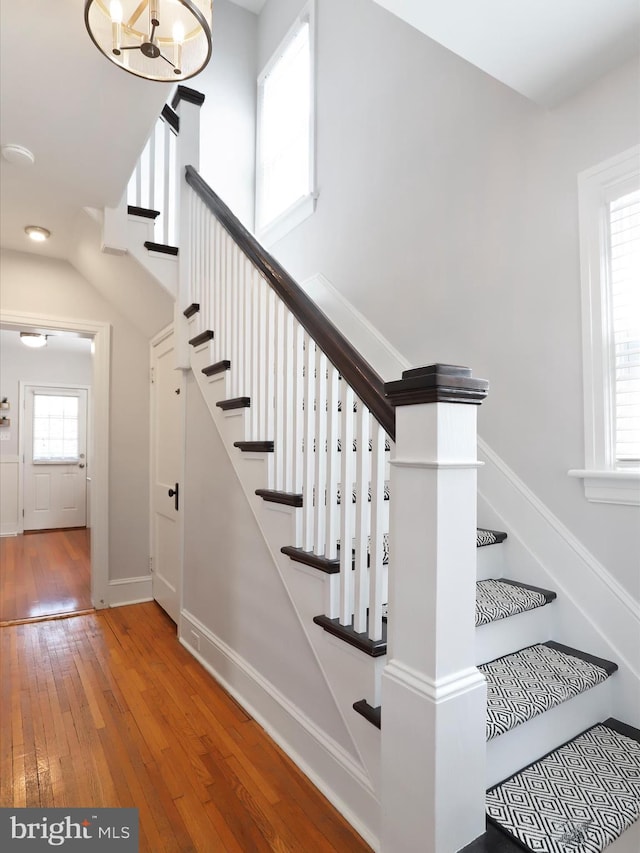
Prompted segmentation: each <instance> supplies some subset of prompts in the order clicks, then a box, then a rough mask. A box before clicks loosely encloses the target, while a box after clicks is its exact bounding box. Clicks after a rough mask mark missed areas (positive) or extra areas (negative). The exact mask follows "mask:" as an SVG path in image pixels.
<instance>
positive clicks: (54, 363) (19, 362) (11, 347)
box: [0, 329, 92, 456]
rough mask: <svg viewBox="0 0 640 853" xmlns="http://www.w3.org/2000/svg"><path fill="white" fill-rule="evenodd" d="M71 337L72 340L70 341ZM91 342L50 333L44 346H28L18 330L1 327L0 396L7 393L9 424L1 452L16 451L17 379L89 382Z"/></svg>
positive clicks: (18, 411)
mask: <svg viewBox="0 0 640 853" xmlns="http://www.w3.org/2000/svg"><path fill="white" fill-rule="evenodd" d="M70 341H71V342H70ZM91 369H92V366H91V342H90V341H89V340H83V339H81V338H72V339H69V338H67V339H66V340H65V338H64V337H63V336H60V337H56V338H54V337H50V338H49V341H48V343H47V346H46V347H45V348H43V349H29V348H28V347H26V346H25V345H24V344H22V343H20V336H19V333H18V332H17V331H10V330H7V329H0V397H8V398H9V401H10V403H11V409H10V411H8V412H7V413H6V414H7V416H8V417H10V418H11V426H10V427H8V428H4V429H3V432H4V433H5V434H6V435H8V436H9V439H8V440H7V439H5V440H4V441H2V442H0V456H5V455H12V454H16V453H17V452H18V428H19V424H20V414H21V413H20V410H19V408H18V392H19V388H18V383H19V382H20V381H23V382H29V383H30V384H32V385H38V384H40V383H44V384H48V385H56V384H57V385H89V386H90V385H91Z"/></svg>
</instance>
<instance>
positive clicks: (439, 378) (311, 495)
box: [118, 87, 640, 853]
mask: <svg viewBox="0 0 640 853" xmlns="http://www.w3.org/2000/svg"><path fill="white" fill-rule="evenodd" d="M190 93H191V90H188V89H185V88H184V87H179V89H178V95H177V96H176V97H177V100H175V99H174V107H177V108H178V109H181V108H182V107H184V106H185V105H186V112H185V113H184V114H182V113H181V114H180V116H179V117H178V116H176V115H175V114H173V115H172V112H171V110H170V108H167V109H166V110H165V113H164V121H165V123H167V122H168V127H169V129H170V132H171V133H175V131H176V128H177V129H180V122H181V121H184V119H185V117H188V116H191V117H192V118H193V116H195V114H196V113H197V108H198V107H199V106H200V104H201V102H202V101H201V100H199V99H198V98H197V97H196V95H197V93H192V94H190ZM181 101H182V103H181ZM194 111H195V112H194ZM161 132H162V133H167V132H168V131H167V130H166V128H164V129H163V130H162V131H161ZM181 132H182V131H181ZM154 138H155V137H154ZM172 144H173V143H172ZM189 146H190V147H189ZM165 150H167V151H168V150H169V144H168V143H166V144H163V151H165ZM180 152H181V149H180V147H179V146H178V153H177V154H176V158H177V162H178V165H179V166H180V167H185V166H186V170H185V174H186V185H184V186H183V188H182V191H181V194H180V201H179V202H178V206H179V209H180V217H175V218H174V217H173V216H171V217H166V221H171V222H174V221H175V219H178V218H179V229H178V230H177V231H176V232H175V233H176V236H175V238H174V240H172V242H175V243H178V245H179V246H180V250H178V249H177V248H175V247H173V246H171V245H169V244H168V243H167V242H162V239H163V238H162V236H160V240H158V239H157V237H158V231H157V230H156V231H153V230H152V231H151V232H150V233H149V234H147V240H146V241H145V246H146V247H147V249H148V250H150V251H151V254H152V258H153V264H154V265H156V266H157V264H158V258H162V256H163V255H167V256H168V257H169V258H173V259H175V258H176V257H177V258H178V265H179V266H178V269H179V275H178V282H177V285H176V293H177V309H178V310H177V311H176V330H177V332H178V333H179V334H181V335H182V338H183V341H184V345H183V349H182V356H181V363H180V364H179V366H180V367H182V368H183V369H188V370H191V371H193V375H194V377H195V379H196V381H197V384H198V387H199V389H200V392H201V394H202V396H203V399H204V400H205V402H206V405H207V407H208V410H209V412H210V415H211V418H212V420H213V423H214V424H215V427H216V428H217V430H218V432H219V434H220V436H221V438H222V441H223V442H224V445H225V447H226V449H227V452H228V454H229V458H230V460H231V462H232V464H233V467H234V469H235V472H236V475H237V477H238V480H239V482H240V483H241V485H242V488H243V489H244V492H245V495H246V498H247V501H248V503H249V505H250V506H251V508H252V510H253V512H254V515H255V518H256V520H257V522H258V524H259V526H260V529H261V531H262V534H263V536H264V539H265V542H266V543H267V546H268V548H269V551H270V552H271V555H272V558H273V560H274V563H275V564H276V566H277V568H278V571H279V574H280V577H281V580H282V583H283V584H284V586H285V588H286V589H287V592H288V594H289V596H290V598H291V601H292V602H293V605H294V607H295V610H296V614H297V616H298V618H299V620H300V623H301V625H302V626H303V628H304V631H305V633H306V635H307V638H308V641H309V643H310V645H311V647H312V648H313V651H314V654H315V656H316V658H317V660H318V662H319V664H320V667H321V669H322V672H323V674H324V677H325V678H326V681H327V684H328V686H329V689H330V691H331V694H332V696H333V698H334V700H335V702H336V705H337V706H338V708H339V710H340V713H341V715H342V718H343V719H344V721H345V723H346V725H347V728H348V730H349V733H350V736H351V737H352V739H353V742H354V744H355V745H356V747H357V751H358V754H359V756H360V758H361V762H362V763H361V768H360V769H359V770H358V771H357V773H354V777H355V776H356V775H358V774H361V777H362V778H361V779H360V776H358V779H360V781H359V782H358V784H359V785H361V791H360V794H359V796H360V795H361V796H362V798H366V797H368V798H369V800H368V802H369V806H367V807H362V812H361V813H360V819H361V820H362V825H363V826H364V825H365V824H367V822H368V823H369V826H371V825H372V824H373V829H371V830H370V832H369V837H370V838H372V843H374V844H377V842H376V841H375V838H376V837H379V838H380V839H381V846H380V848H379V849H382V850H384V851H386V853H413V851H417V850H428V851H433V853H455V851H456V850H459V849H461V848H463V847H464V849H465V850H468V851H476V853H477V851H509V850H513V851H515V850H521V849H523V848H524V849H525V850H532V851H554V853H555V851H599V850H602V849H604V848H605V847H607V849H611V850H613V851H617V853H631V851H637V850H638V849H640V822H638V817H639V816H640V731H638V730H637V729H634V728H632V727H630V726H628V725H626V724H625V723H624V722H621V721H619V720H617V719H615V718H614V717H613V716H612V715H613V714H615V706H614V696H613V694H612V690H611V684H612V682H613V680H614V679H615V678H616V671H617V669H618V665H617V663H616V662H612V661H607V660H604V659H602V658H600V657H597V656H594V655H592V654H590V653H589V650H588V649H587V650H581V649H575V648H572V647H569V646H566V645H563V644H560V643H558V642H556V641H554V628H555V625H556V624H557V618H558V617H557V615H555V614H554V609H556V608H557V607H558V600H557V596H556V592H555V591H553V590H546V589H540V588H538V587H536V586H533V585H529V584H526V583H523V582H522V581H518V580H510V579H509V569H510V566H509V538H508V535H507V533H504V532H499V531H495V530H490V529H485V528H478V529H477V531H476V535H475V543H474V541H473V530H474V529H475V528H476V522H475V468H476V463H475V409H476V408H477V405H478V404H480V403H481V402H482V400H483V399H484V396H485V395H486V393H487V383H484V382H483V381H482V380H475V379H473V378H472V377H471V373H470V371H469V370H468V369H466V368H458V367H452V366H448V365H432V366H430V367H428V368H420V369H417V370H409V371H405V373H404V374H403V379H402V380H399V381H398V382H392V383H387V385H384V383H382V380H381V379H380V377H379V376H377V374H376V373H375V371H373V369H372V368H371V367H370V366H369V365H368V364H367V363H366V362H365V361H364V360H363V359H362V357H361V356H360V354H359V353H358V351H357V350H356V349H355V348H354V347H353V346H351V344H350V343H349V342H348V341H346V340H345V339H344V338H342V336H341V335H340V333H339V332H338V331H337V330H336V329H335V328H334V327H333V326H332V325H331V324H330V323H329V322H328V321H327V320H326V317H324V316H323V315H322V312H320V311H318V309H317V308H316V307H315V306H314V305H313V303H311V301H310V300H309V299H308V298H307V297H306V296H305V295H304V293H302V292H301V291H299V289H298V288H297V286H296V285H295V283H294V282H293V281H292V280H291V279H290V277H289V276H288V274H287V273H286V271H284V270H283V269H282V268H281V267H280V266H279V265H278V264H277V262H276V261H275V260H274V259H273V258H271V257H270V256H269V255H268V254H267V253H266V252H265V251H264V250H263V249H262V247H261V246H260V245H259V244H258V243H257V242H256V240H255V238H253V236H252V235H250V234H249V233H248V232H247V231H246V229H244V228H243V226H242V225H241V224H240V223H239V222H238V221H237V219H236V218H235V217H234V216H233V214H232V213H231V211H229V209H228V208H226V206H225V205H224V204H223V202H222V201H221V200H220V199H219V198H218V197H217V196H216V195H215V193H214V192H213V191H212V190H211V189H210V188H209V187H207V185H206V184H205V183H204V182H203V181H202V179H201V178H200V176H199V175H198V173H197V171H196V170H195V168H193V167H192V166H191V165H189V161H190V160H191V162H195V163H197V145H195V143H193V141H192V142H191V143H188V144H186V146H185V148H184V150H182V152H181V153H180ZM194 152H195V154H194ZM145 156H149V155H148V154H147V155H145ZM191 158H193V159H191ZM151 159H152V160H153V157H152V158H151ZM147 171H149V167H147ZM139 183H140V182H139V181H138V184H139ZM151 183H153V181H152V182H151ZM187 185H188V186H187ZM168 186H169V181H168V180H167V181H164V183H163V184H162V188H163V189H162V195H163V197H164V203H165V204H170V203H171V200H170V198H169V195H168ZM138 189H140V187H139V186H138ZM129 201H130V202H131V201H133V202H134V203H133V205H132V206H131V207H129V209H128V210H127V213H128V215H133V216H134V217H135V218H136V220H138V221H140V220H142V221H145V220H146V222H147V223H149V227H150V228H151V229H157V226H156V225H155V224H154V223H155V221H156V216H155V211H154V210H153V204H152V203H151V202H150V201H149V199H148V198H147V199H146V201H145V199H143V198H142V197H141V195H140V193H138V194H137V196H136V197H135V198H133V199H130V200H129ZM123 204H124V202H123ZM145 205H147V206H145ZM162 227H163V228H165V231H164V239H165V240H166V239H167V231H166V226H162ZM118 233H120V235H123V234H124V231H123V230H122V228H121V230H120V232H118ZM124 239H125V237H124V236H121V242H122V241H123V240H124ZM174 263H175V260H174ZM165 286H167V285H166V283H165ZM170 286H171V287H173V284H171V285H170ZM168 289H169V287H168ZM416 504H419V505H420V506H421V507H423V508H424V514H423V516H422V521H421V522H419V523H416V521H415V519H416V518H417V517H418V516H416V512H415V510H416ZM429 506H433V507H434V508H437V511H434V512H429ZM474 545H475V547H474ZM416 566H417V567H418V570H419V574H417V575H416V574H415V567H416ZM511 568H513V567H511ZM412 572H413V574H412ZM474 576H475V580H476V585H475V633H474V631H473V624H472V622H473V619H472V615H471V614H472V609H473V602H474V594H473V580H474ZM188 627H189V623H188V619H187V617H184V619H183V622H182V624H181V626H180V630H181V635H182V636H183V637H185V636H188V632H187V630H186V629H187V628H188ZM485 689H486V699H485ZM485 709H486V714H485ZM483 730H484V737H483V736H482V731H483ZM485 741H486V746H485ZM483 789H488V793H487V795H486V801H483V799H484V797H483V793H482V790H483ZM430 791H431V792H432V793H431V794H430V793H429V792H430ZM365 795H366V797H365ZM366 808H373V809H374V811H375V810H377V813H376V814H375V816H374V817H372V816H371V814H369V815H368V816H367V815H366ZM354 810H355V811H357V809H356V808H355V807H354ZM485 812H486V815H487V820H488V823H487V828H486V832H485V833H484V834H482V831H483V829H484V814H485ZM409 824H411V825H409ZM413 824H415V825H413ZM357 828H360V827H357ZM476 836H478V837H477V838H476ZM474 838H475V840H473V841H472V839H474ZM469 841H471V843H470V844H468V846H465V845H466V844H467V842H469Z"/></svg>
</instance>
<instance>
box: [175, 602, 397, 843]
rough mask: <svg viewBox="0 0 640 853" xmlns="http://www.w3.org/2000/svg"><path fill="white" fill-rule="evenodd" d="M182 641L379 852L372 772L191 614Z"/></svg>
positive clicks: (182, 630)
mask: <svg viewBox="0 0 640 853" xmlns="http://www.w3.org/2000/svg"><path fill="white" fill-rule="evenodd" d="M179 639H180V642H181V643H182V645H183V646H185V648H187V649H188V650H189V652H190V653H191V654H192V655H193V656H194V657H195V658H196V660H198V661H199V662H200V663H201V664H202V666H204V668H205V669H206V670H207V671H208V672H209V673H210V674H211V675H212V676H213V677H214V678H215V679H216V681H218V682H219V683H220V684H221V685H222V686H223V687H224V689H225V690H226V691H227V692H228V693H230V694H231V695H232V696H233V697H234V699H236V700H237V701H238V702H239V703H240V704H241V705H242V707H243V708H244V709H245V710H246V711H247V713H248V714H250V715H251V716H252V717H253V718H254V719H255V720H256V721H257V722H258V723H259V724H260V725H261V726H262V727H263V728H264V729H265V731H266V732H267V733H268V734H269V736H270V737H271V738H272V739H273V740H274V741H275V742H276V743H277V744H278V746H280V747H281V748H282V749H283V750H284V752H285V753H286V754H287V755H288V756H289V758H291V760H292V761H293V762H294V763H295V764H296V765H297V766H298V767H299V768H300V769H301V770H302V772H303V773H304V774H305V775H306V776H307V777H308V778H309V779H310V780H311V782H312V783H313V784H314V785H315V786H316V787H317V788H318V789H319V790H320V791H321V792H322V793H323V794H324V795H325V797H327V799H328V800H329V801H330V802H331V803H332V804H333V805H334V806H335V808H336V809H337V810H338V811H339V812H340V813H341V814H342V815H343V816H344V817H345V818H346V820H347V821H348V822H349V823H350V824H351V825H352V826H353V827H354V829H355V830H356V832H358V833H359V834H360V835H361V836H362V837H363V838H364V839H365V841H366V842H367V843H368V844H369V845H370V846H371V847H372V848H373V849H374V850H378V849H379V842H378V838H377V824H378V820H379V810H380V805H379V803H378V801H377V799H376V797H375V793H374V791H373V788H372V786H371V783H370V781H369V779H368V776H367V773H366V771H365V770H364V769H363V768H362V767H361V766H360V765H359V764H358V763H357V762H356V761H355V760H354V758H353V757H352V756H351V755H349V753H347V752H346V750H344V749H343V747H342V746H340V744H338V743H336V741H334V740H333V739H332V738H330V737H328V736H327V734H326V733H325V732H323V731H322V730H321V729H320V728H318V726H317V725H316V724H315V723H314V722H313V721H312V720H311V719H310V718H309V717H308V716H307V715H306V714H305V713H304V712H303V711H301V710H300V708H298V707H297V706H296V705H294V704H293V703H292V702H291V701H290V700H289V699H287V697H286V696H284V695H283V694H282V693H281V692H280V691H279V690H278V689H277V688H276V687H275V686H274V685H273V684H272V683H271V682H270V681H268V680H267V679H265V678H264V676H263V675H261V674H260V673H259V672H258V671H257V670H256V669H254V668H253V666H251V664H250V663H248V661H246V660H245V659H244V658H243V657H241V656H240V655H239V654H238V653H237V652H236V651H234V650H233V649H232V648H231V647H230V646H228V645H227V644H226V643H225V642H224V641H223V640H222V639H220V638H219V637H217V636H216V635H215V634H213V632H212V631H210V630H209V629H208V628H207V627H206V625H204V624H203V623H202V622H200V621H199V620H198V619H197V618H196V617H195V616H194V615H193V614H191V613H189V612H188V611H186V610H183V611H182V615H181V620H180V630H179ZM198 646H199V648H198Z"/></svg>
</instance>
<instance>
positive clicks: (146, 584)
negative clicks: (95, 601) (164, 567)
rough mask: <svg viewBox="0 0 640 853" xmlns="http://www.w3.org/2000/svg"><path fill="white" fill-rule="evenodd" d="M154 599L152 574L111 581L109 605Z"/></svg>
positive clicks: (139, 602)
mask: <svg viewBox="0 0 640 853" xmlns="http://www.w3.org/2000/svg"><path fill="white" fill-rule="evenodd" d="M143 601H153V588H152V584H151V575H143V576H142V577H138V578H121V579H118V580H112V581H109V607H122V606H124V605H126V604H141V603H142V602H143Z"/></svg>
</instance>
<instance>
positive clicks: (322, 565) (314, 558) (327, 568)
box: [280, 495, 340, 575]
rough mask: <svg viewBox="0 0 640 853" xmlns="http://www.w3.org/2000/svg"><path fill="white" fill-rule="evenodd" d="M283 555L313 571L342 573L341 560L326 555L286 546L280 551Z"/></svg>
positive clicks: (328, 573) (331, 573) (332, 573)
mask: <svg viewBox="0 0 640 853" xmlns="http://www.w3.org/2000/svg"><path fill="white" fill-rule="evenodd" d="M298 505H299V506H302V495H300V504H298ZM280 551H281V552H282V553H283V554H286V555H287V557H289V558H290V559H292V560H293V561H294V562H296V563H302V564H303V565H305V566H310V567H311V568H312V569H319V570H320V571H321V572H324V573H325V574H327V575H337V574H339V573H340V558H339V557H336V558H329V557H325V556H324V555H318V554H314V552H313V551H305V550H303V549H302V548H294V547H293V546H292V545H285V546H284V547H283V548H281V549H280Z"/></svg>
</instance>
